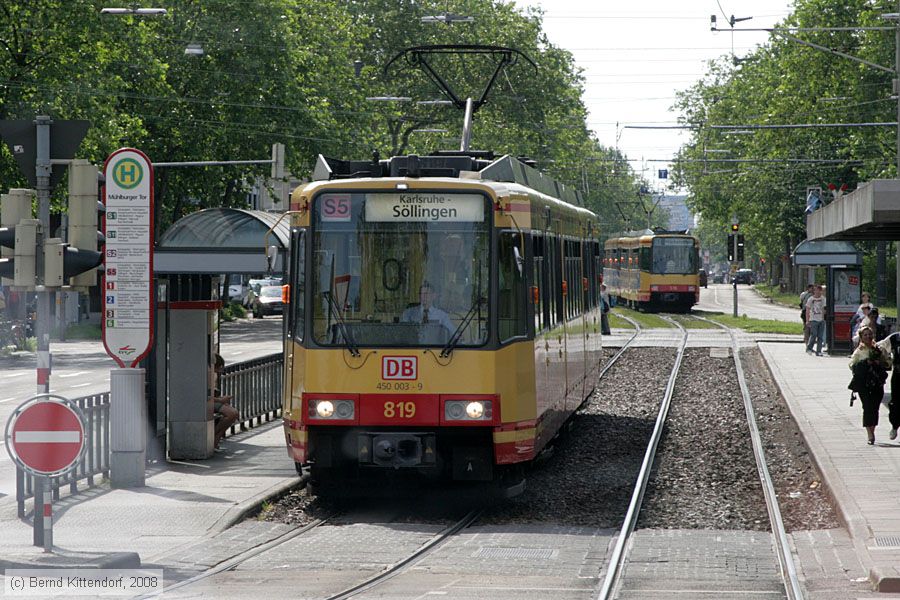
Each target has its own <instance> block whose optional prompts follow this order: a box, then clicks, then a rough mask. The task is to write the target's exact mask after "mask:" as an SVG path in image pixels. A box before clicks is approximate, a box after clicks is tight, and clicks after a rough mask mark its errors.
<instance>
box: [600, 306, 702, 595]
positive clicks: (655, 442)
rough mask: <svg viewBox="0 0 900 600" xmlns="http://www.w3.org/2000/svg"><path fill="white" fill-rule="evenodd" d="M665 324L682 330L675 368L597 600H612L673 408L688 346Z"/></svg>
mask: <svg viewBox="0 0 900 600" xmlns="http://www.w3.org/2000/svg"><path fill="white" fill-rule="evenodd" d="M666 320H667V321H669V322H671V323H672V324H673V325H675V326H676V327H677V328H678V329H680V330H681V333H682V338H681V345H680V346H679V347H678V354H677V355H676V356H675V364H674V365H673V366H672V373H671V374H670V375H669V381H668V383H666V391H665V393H664V394H663V399H662V402H661V403H660V406H659V413H658V414H657V416H656V424H655V425H654V426H653V433H652V434H650V441H649V442H648V443H647V450H646V451H645V452H644V461H643V462H642V463H641V469H640V471H639V472H638V477H637V482H635V485H634V492H632V494H631V502H630V503H629V504H628V511H627V512H626V513H625V522H624V523H623V524H622V529H621V530H620V531H619V537H618V538H617V539H616V545H615V546H614V547H613V551H612V556H611V557H610V559H609V567H608V568H607V569H606V577H604V579H603V584H602V585H601V587H600V594H599V595H598V596H597V597H598V599H599V600H609V599H610V598H612V594H613V590H614V588H615V585H616V583H617V582H618V579H619V574H620V573H621V571H622V565H623V564H624V563H625V544H627V543H628V541H629V540H630V539H631V534H632V533H634V527H635V525H637V519H638V515H639V514H640V512H641V504H642V503H643V501H644V492H645V491H646V489H647V482H648V481H649V480H650V470H651V469H652V467H653V461H654V459H655V458H656V449H657V447H658V446H659V440H660V438H662V433H663V427H664V426H665V424H666V417H667V416H668V414H669V406H671V404H672V396H673V394H674V393H675V380H676V379H677V378H678V371H680V370H681V361H682V359H683V358H684V349H685V347H686V346H687V338H688V334H687V330H686V329H684V327H682V326H681V325H680V324H678V322H676V321H673V320H671V319H666Z"/></svg>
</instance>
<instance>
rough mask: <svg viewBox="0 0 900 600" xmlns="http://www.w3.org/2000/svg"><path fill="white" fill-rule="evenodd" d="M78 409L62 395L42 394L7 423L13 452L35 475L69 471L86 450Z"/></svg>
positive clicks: (20, 409) (8, 440)
mask: <svg viewBox="0 0 900 600" xmlns="http://www.w3.org/2000/svg"><path fill="white" fill-rule="evenodd" d="M76 410H77V409H76V408H73V407H71V406H69V404H68V401H67V400H65V398H61V397H59V396H50V395H44V396H38V397H36V398H32V399H31V400H29V401H28V402H25V403H24V404H23V405H22V406H20V407H19V408H18V409H16V412H15V413H13V415H12V417H11V418H10V420H9V423H8V424H7V426H6V446H7V449H8V450H9V452H10V455H11V456H12V457H13V459H14V460H15V461H16V462H18V463H19V464H20V465H21V466H22V467H23V468H24V469H26V470H27V471H30V472H32V473H33V474H35V475H57V474H59V473H62V472H64V471H66V470H68V469H69V468H70V467H71V466H72V465H73V464H75V462H76V461H77V460H78V459H79V457H80V456H81V453H82V451H83V449H84V425H83V424H82V421H81V416H80V415H79V414H78V413H77V412H76Z"/></svg>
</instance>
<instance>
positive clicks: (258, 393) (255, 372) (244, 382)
mask: <svg viewBox="0 0 900 600" xmlns="http://www.w3.org/2000/svg"><path fill="white" fill-rule="evenodd" d="M282 359H283V355H282V354H281V353H280V352H279V353H278V354H270V355H268V356H261V357H259V358H253V359H250V360H246V361H244V362H239V363H234V364H232V365H228V366H227V367H225V371H224V372H223V373H222V394H223V395H225V396H232V397H233V398H234V399H233V400H232V401H231V405H232V406H233V407H234V408H235V409H237V411H238V413H239V414H240V417H238V422H237V423H235V424H234V425H232V427H231V430H230V433H231V434H235V433H237V431H238V430H240V431H246V430H248V429H250V428H251V427H255V426H257V425H262V423H263V422H264V420H265V421H271V420H272V419H274V418H276V417H277V416H278V414H279V413H280V412H281V381H282V371H283V369H282V365H283V364H284V363H283V360H282Z"/></svg>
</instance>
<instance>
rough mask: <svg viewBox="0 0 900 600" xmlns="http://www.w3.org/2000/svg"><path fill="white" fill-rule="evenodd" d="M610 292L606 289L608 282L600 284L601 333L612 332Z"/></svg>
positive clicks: (607, 333) (608, 333)
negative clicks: (610, 324) (610, 323)
mask: <svg viewBox="0 0 900 600" xmlns="http://www.w3.org/2000/svg"><path fill="white" fill-rule="evenodd" d="M609 308H610V307H609V292H607V291H606V284H605V283H601V284H600V333H601V334H602V335H610V334H612V330H611V329H610V328H609Z"/></svg>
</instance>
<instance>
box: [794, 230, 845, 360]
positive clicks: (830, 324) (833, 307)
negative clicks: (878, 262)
mask: <svg viewBox="0 0 900 600" xmlns="http://www.w3.org/2000/svg"><path fill="white" fill-rule="evenodd" d="M791 258H792V259H793V261H794V265H795V266H807V267H827V270H826V283H825V302H826V304H827V306H828V310H827V311H826V313H825V337H826V339H827V340H828V351H829V352H830V353H832V354H834V353H836V352H848V353H849V352H850V351H852V350H853V343H852V341H851V337H850V318H851V317H852V316H853V314H854V313H855V312H856V309H857V308H858V307H859V303H860V295H861V294H862V254H861V253H860V252H859V251H858V250H857V249H856V248H855V247H854V246H853V244H852V243H850V242H847V241H838V240H804V241H802V242H800V243H799V244H798V245H797V247H796V248H794V252H793V253H792V254H791Z"/></svg>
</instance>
